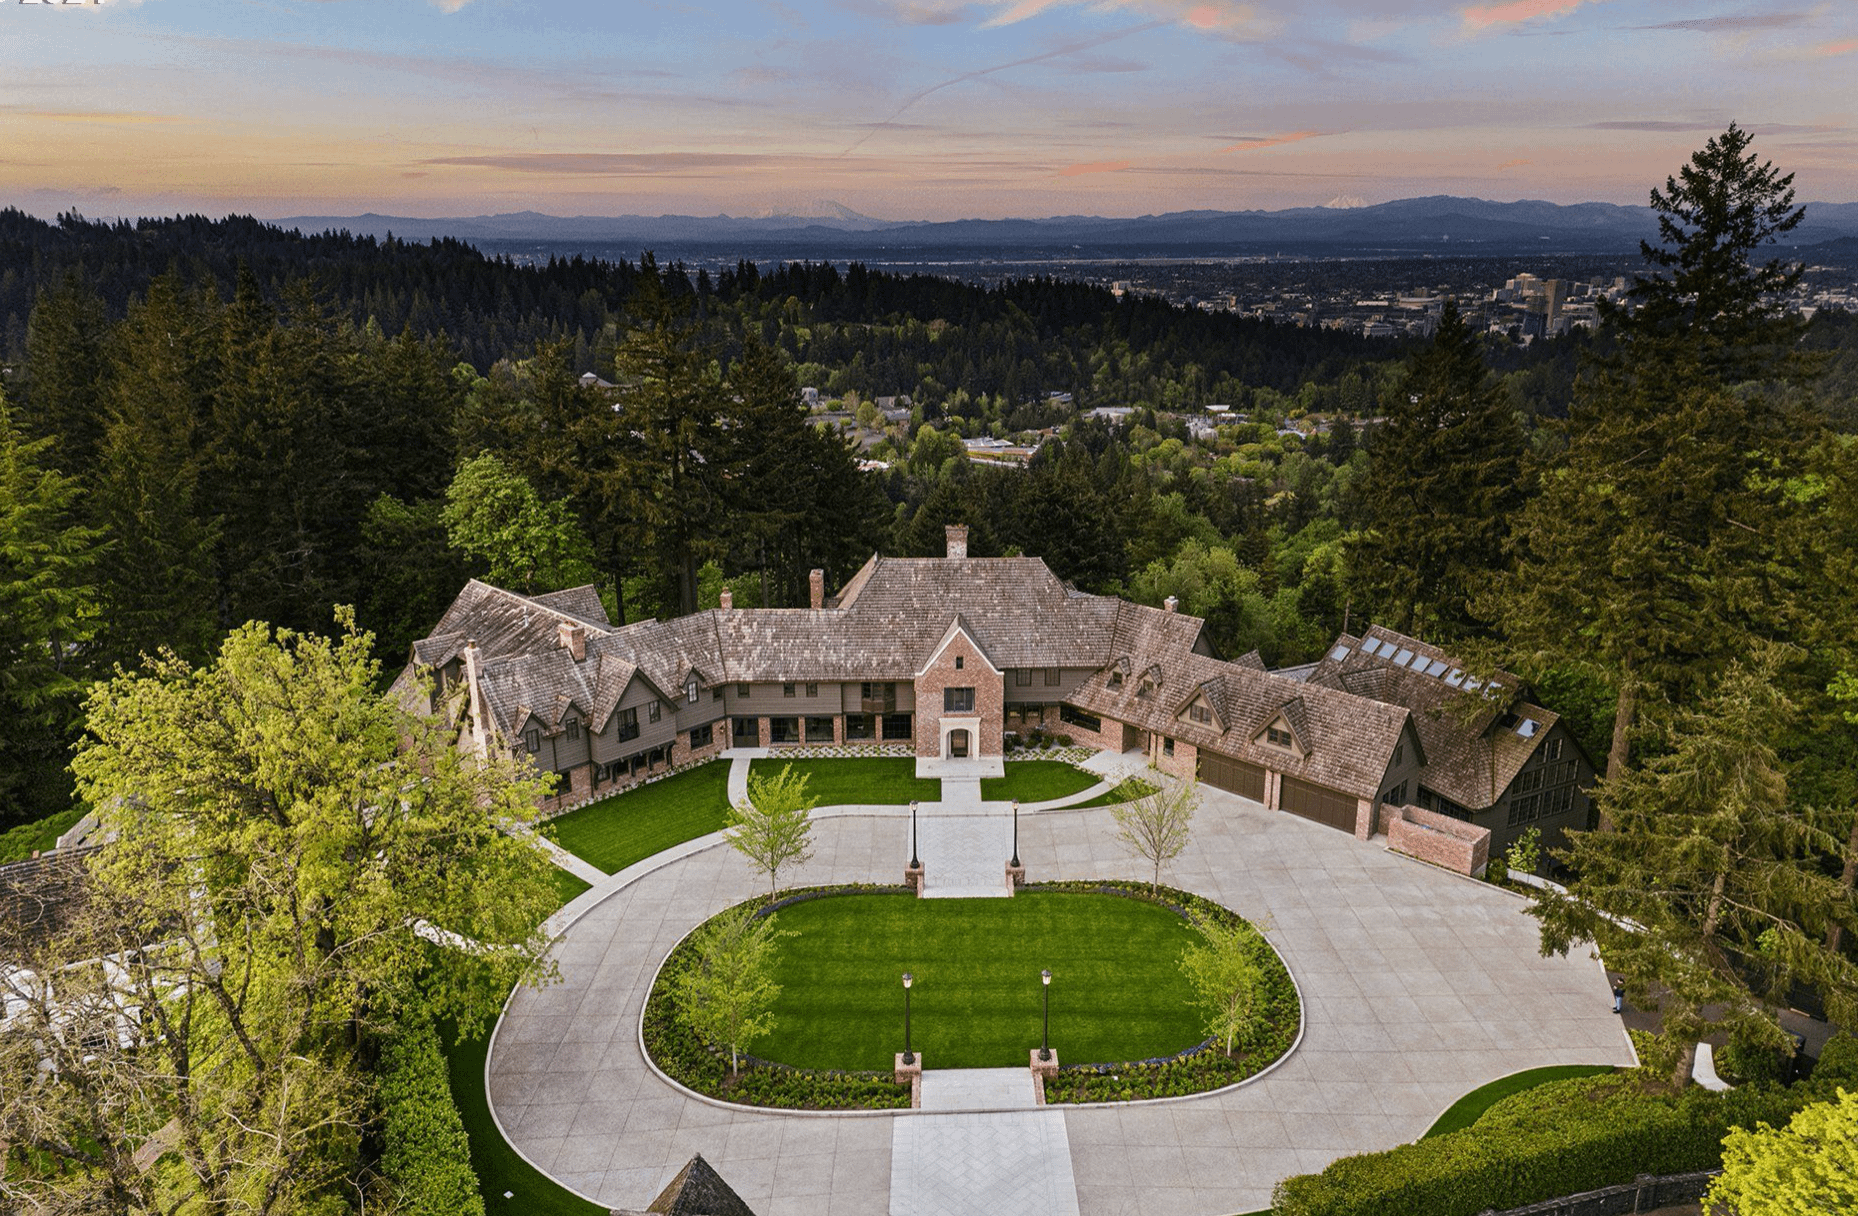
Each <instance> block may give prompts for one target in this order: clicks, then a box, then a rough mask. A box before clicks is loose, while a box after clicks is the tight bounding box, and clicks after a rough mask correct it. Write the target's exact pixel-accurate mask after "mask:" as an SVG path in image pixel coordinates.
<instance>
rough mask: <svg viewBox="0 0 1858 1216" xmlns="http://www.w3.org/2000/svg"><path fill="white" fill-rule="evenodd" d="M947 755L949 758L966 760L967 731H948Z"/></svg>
mask: <svg viewBox="0 0 1858 1216" xmlns="http://www.w3.org/2000/svg"><path fill="white" fill-rule="evenodd" d="M948 757H949V759H951V760H966V759H967V758H968V732H967V731H965V730H951V731H949V732H948Z"/></svg>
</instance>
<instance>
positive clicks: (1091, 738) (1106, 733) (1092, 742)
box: [1047, 718, 1123, 752]
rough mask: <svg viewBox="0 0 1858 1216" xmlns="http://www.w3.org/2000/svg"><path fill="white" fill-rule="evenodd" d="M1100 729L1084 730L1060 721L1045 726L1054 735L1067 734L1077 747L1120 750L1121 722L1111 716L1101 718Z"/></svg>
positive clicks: (1121, 741) (1121, 742)
mask: <svg viewBox="0 0 1858 1216" xmlns="http://www.w3.org/2000/svg"><path fill="white" fill-rule="evenodd" d="M1101 721H1102V722H1103V729H1102V730H1096V731H1093V730H1085V729H1084V728H1083V727H1081V726H1075V725H1073V724H1072V723H1070V722H1064V721H1060V722H1059V723H1058V724H1057V725H1056V726H1051V727H1047V729H1048V730H1050V731H1051V732H1052V733H1053V734H1055V735H1069V736H1071V741H1072V742H1073V743H1076V744H1077V745H1078V746H1079V747H1094V748H1096V749H1097V750H1098V751H1106V752H1120V751H1121V750H1122V749H1123V724H1122V723H1121V722H1118V721H1116V720H1115V719H1113V718H1102V719H1101Z"/></svg>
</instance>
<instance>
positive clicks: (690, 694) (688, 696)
mask: <svg viewBox="0 0 1858 1216" xmlns="http://www.w3.org/2000/svg"><path fill="white" fill-rule="evenodd" d="M684 700H686V701H688V702H689V703H690V704H692V705H695V704H696V703H697V677H696V676H692V677H690V679H689V680H688V681H686V682H685V684H684Z"/></svg>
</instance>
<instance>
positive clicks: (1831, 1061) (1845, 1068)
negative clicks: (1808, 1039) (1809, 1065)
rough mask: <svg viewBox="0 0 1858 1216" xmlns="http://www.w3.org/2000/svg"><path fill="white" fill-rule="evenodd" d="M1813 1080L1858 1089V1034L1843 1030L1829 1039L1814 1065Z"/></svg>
mask: <svg viewBox="0 0 1858 1216" xmlns="http://www.w3.org/2000/svg"><path fill="white" fill-rule="evenodd" d="M1813 1080H1815V1081H1818V1082H1823V1083H1825V1084H1828V1085H1837V1084H1843V1085H1846V1086H1849V1087H1851V1088H1854V1089H1858V1035H1852V1034H1850V1033H1848V1032H1846V1031H1843V1030H1841V1031H1839V1033H1837V1034H1835V1035H1833V1036H1832V1037H1831V1038H1830V1039H1827V1040H1826V1045H1825V1046H1824V1047H1822V1048H1821V1049H1820V1052H1819V1063H1818V1064H1816V1065H1814V1066H1813Z"/></svg>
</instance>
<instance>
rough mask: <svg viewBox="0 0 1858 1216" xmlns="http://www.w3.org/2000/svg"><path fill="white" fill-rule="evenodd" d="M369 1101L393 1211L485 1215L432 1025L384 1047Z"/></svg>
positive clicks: (432, 1215) (403, 1034) (437, 1215)
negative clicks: (374, 1107)
mask: <svg viewBox="0 0 1858 1216" xmlns="http://www.w3.org/2000/svg"><path fill="white" fill-rule="evenodd" d="M375 1100H376V1101H377V1102H378V1103H379V1105H380V1112H381V1139H382V1153H381V1173H382V1174H383V1175H385V1176H386V1179H387V1181H388V1184H389V1185H390V1186H391V1187H392V1188H393V1193H394V1197H395V1198H396V1199H397V1200H398V1201H399V1206H398V1208H397V1209H396V1210H398V1211H401V1212H405V1213H407V1214H408V1216H483V1213H484V1198H483V1196H482V1195H481V1194H479V1193H478V1189H477V1175H476V1174H475V1173H473V1172H472V1171H471V1142H470V1140H469V1139H468V1138H467V1137H466V1135H465V1128H464V1121H463V1120H462V1119H460V1118H459V1116H458V1107H457V1105H456V1104H455V1103H454V1102H453V1101H452V1087H451V1081H450V1080H449V1079H448V1076H447V1072H446V1063H445V1055H444V1053H443V1052H441V1051H440V1050H439V1036H438V1033H437V1032H436V1031H434V1030H433V1028H432V1027H431V1026H429V1025H421V1026H418V1027H412V1028H408V1029H405V1030H403V1031H401V1033H399V1034H397V1035H395V1036H394V1037H393V1038H392V1039H389V1040H388V1041H387V1043H386V1046H385V1047H384V1048H383V1050H382V1052H381V1065H380V1071H379V1080H378V1082H377V1086H376V1090H375Z"/></svg>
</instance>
